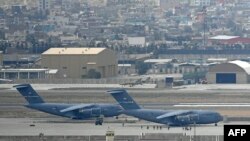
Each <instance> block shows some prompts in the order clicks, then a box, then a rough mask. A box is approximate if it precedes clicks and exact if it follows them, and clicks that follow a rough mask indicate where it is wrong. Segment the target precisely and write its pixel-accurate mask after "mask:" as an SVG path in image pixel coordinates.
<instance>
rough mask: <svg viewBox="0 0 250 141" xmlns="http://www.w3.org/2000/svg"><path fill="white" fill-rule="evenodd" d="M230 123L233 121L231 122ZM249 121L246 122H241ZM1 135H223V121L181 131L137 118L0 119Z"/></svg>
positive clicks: (180, 128) (179, 128)
mask: <svg viewBox="0 0 250 141" xmlns="http://www.w3.org/2000/svg"><path fill="white" fill-rule="evenodd" d="M230 124H232V123H230ZM240 124H249V123H240ZM0 127H1V128H0V136H38V135H39V134H40V133H43V134H44V135H46V136H91V135H105V133H106V131H108V130H112V131H114V132H115V135H124V136H126V135H142V134H147V133H158V134H159V133H161V134H165V133H166V134H170V133H171V134H175V133H176V134H185V135H193V134H194V128H195V134H196V135H223V123H219V124H218V126H215V125H213V124H212V125H202V126H201V125H196V127H192V129H191V130H188V131H186V130H183V128H182V127H171V128H170V129H168V128H167V127H166V126H165V125H161V124H155V123H149V122H145V121H138V122H135V123H122V122H121V123H105V122H104V124H103V125H102V126H96V125H95V124H94V122H93V121H92V122H87V123H86V122H84V123H82V122H74V121H72V122H69V121H68V120H66V121H65V122H63V121H62V120H61V119H60V118H59V119H50V118H37V119H31V118H0Z"/></svg>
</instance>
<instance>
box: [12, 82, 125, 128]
mask: <svg viewBox="0 0 250 141" xmlns="http://www.w3.org/2000/svg"><path fill="white" fill-rule="evenodd" d="M14 87H15V88H16V89H17V90H18V92H19V93H20V94H21V95H22V96H23V97H24V98H25V99H26V100H27V102H28V104H27V105H25V106H26V107H28V108H31V109H35V110H39V111H42V112H45V113H49V114H53V115H57V116H62V117H68V118H71V119H77V120H86V119H91V118H95V119H96V121H95V124H96V125H102V123H103V118H104V117H114V116H118V115H120V114H121V111H122V108H121V106H120V105H119V104H65V103H46V102H44V101H43V99H42V98H41V97H40V96H39V95H38V94H37V93H36V91H35V90H34V89H33V88H32V87H31V85H30V84H21V85H16V86H14Z"/></svg>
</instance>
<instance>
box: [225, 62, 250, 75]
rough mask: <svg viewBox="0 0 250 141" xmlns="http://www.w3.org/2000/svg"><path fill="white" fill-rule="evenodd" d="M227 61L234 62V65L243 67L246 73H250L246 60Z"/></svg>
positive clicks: (249, 65)
mask: <svg viewBox="0 0 250 141" xmlns="http://www.w3.org/2000/svg"><path fill="white" fill-rule="evenodd" d="M229 63H230V64H235V65H237V66H239V67H241V68H242V69H244V70H245V71H246V73H248V74H250V64H249V63H248V62H245V61H240V60H235V61H231V62H229Z"/></svg>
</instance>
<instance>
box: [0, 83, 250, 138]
mask: <svg viewBox="0 0 250 141" xmlns="http://www.w3.org/2000/svg"><path fill="white" fill-rule="evenodd" d="M13 85H14V84H0V96H1V99H0V136H38V135H39V134H40V133H43V134H44V135H45V136H46V135H47V136H91V135H101V136H103V135H105V133H106V131H107V130H114V131H115V134H116V135H125V136H128V135H136V136H140V135H142V134H149V133H157V134H159V133H162V134H183V135H194V134H195V135H202V136H203V135H204V136H209V135H214V136H221V135H223V125H224V124H243V125H245V124H250V122H248V121H247V120H246V121H243V120H242V119H241V118H242V117H245V118H249V117H250V110H249V107H250V85H249V84H242V85H231V84H229V85H213V84H208V85H200V84H199V85H186V86H179V87H174V88H172V89H159V88H158V89H156V88H154V87H155V86H154V85H151V84H148V85H147V84H143V85H138V86H135V87H123V86H120V85H119V84H34V85H32V86H33V87H34V89H35V90H37V91H38V92H39V94H41V96H42V97H43V98H44V99H45V101H47V102H58V103H61V102H62V103H63V102H65V103H68V102H70V103H92V102H96V103H102V102H104V103H115V100H114V99H113V98H112V97H111V96H110V95H108V94H105V92H106V90H110V89H115V88H126V89H127V90H128V92H129V93H130V94H131V95H132V96H133V97H134V98H135V100H136V101H137V102H138V103H139V104H140V105H141V106H142V107H144V108H153V109H154V108H158V109H209V110H215V111H218V112H220V113H222V114H223V115H226V116H232V117H237V118H239V120H238V121H239V122H230V123H219V125H218V126H214V125H202V126H200V125H197V126H196V127H195V130H194V127H193V128H192V130H188V131H186V130H183V129H182V128H180V127H173V128H170V130H168V128H167V127H166V126H164V125H161V124H155V123H151V122H146V121H135V122H134V123H125V124H123V122H121V121H116V119H114V118H112V119H105V122H104V124H103V125H102V126H96V125H94V121H87V122H86V121H77V122H75V121H71V120H67V119H64V118H60V117H55V116H51V115H48V114H44V113H42V112H38V111H35V110H30V109H27V108H25V107H23V104H25V100H24V98H23V97H22V96H20V95H19V94H18V92H17V91H16V90H15V89H14V88H13ZM97 88H98V89H97Z"/></svg>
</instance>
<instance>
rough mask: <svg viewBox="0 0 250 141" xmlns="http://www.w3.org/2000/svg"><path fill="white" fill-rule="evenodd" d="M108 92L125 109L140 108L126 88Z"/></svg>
mask: <svg viewBox="0 0 250 141" xmlns="http://www.w3.org/2000/svg"><path fill="white" fill-rule="evenodd" d="M108 93H110V94H111V95H112V96H113V97H114V98H115V100H116V101H117V102H118V103H119V104H120V105H121V106H122V107H123V108H124V109H125V110H135V109H140V106H139V105H138V104H137V103H136V102H135V101H134V100H133V99H132V98H131V97H130V96H129V94H128V93H127V91H126V90H124V89H118V90H111V91H108Z"/></svg>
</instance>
